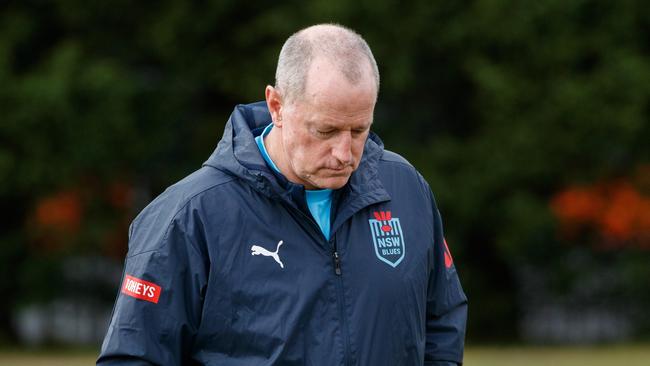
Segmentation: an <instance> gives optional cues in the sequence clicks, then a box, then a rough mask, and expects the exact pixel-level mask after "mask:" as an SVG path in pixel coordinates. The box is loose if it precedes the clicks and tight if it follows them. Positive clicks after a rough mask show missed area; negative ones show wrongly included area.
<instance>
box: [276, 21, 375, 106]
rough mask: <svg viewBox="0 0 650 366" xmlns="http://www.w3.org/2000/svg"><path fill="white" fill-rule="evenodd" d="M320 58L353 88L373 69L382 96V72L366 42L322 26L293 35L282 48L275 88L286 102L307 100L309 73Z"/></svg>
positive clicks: (334, 27) (336, 27) (340, 29)
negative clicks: (353, 85)
mask: <svg viewBox="0 0 650 366" xmlns="http://www.w3.org/2000/svg"><path fill="white" fill-rule="evenodd" d="M317 57H319V58H320V57H322V58H324V59H325V60H327V61H329V62H333V63H334V64H335V65H336V66H338V69H339V70H340V71H341V73H342V74H343V75H344V76H345V78H346V79H347V80H348V81H349V82H350V83H352V84H356V83H358V82H360V81H361V80H362V78H363V77H364V76H365V75H364V72H365V71H366V70H367V69H366V68H367V67H368V66H370V68H371V71H372V73H373V76H374V79H375V84H376V87H377V89H376V90H377V93H379V69H378V68H377V62H376V61H375V57H374V56H373V55H372V51H371V50H370V47H369V46H368V44H367V43H366V41H365V40H364V39H363V38H362V37H361V36H360V35H359V34H357V33H356V32H355V31H353V30H351V29H349V28H346V27H344V26H342V25H339V24H319V25H314V26H311V27H308V28H305V29H302V30H300V31H298V32H296V33H294V34H293V35H292V36H291V37H289V38H288V39H287V41H286V42H285V43H284V45H283V46H282V50H281V51H280V57H279V58H278V66H277V69H276V71H275V87H276V88H277V89H279V91H280V93H281V94H282V96H283V98H284V99H285V102H291V101H294V100H296V99H300V98H301V97H303V96H304V93H305V87H306V84H307V73H308V71H309V67H310V66H311V63H312V61H313V60H314V59H316V58H317ZM366 62H367V63H366Z"/></svg>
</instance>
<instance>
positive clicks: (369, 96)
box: [299, 60, 377, 124]
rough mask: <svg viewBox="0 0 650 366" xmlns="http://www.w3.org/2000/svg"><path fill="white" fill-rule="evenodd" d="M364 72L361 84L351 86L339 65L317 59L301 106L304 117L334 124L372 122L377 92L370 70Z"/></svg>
mask: <svg viewBox="0 0 650 366" xmlns="http://www.w3.org/2000/svg"><path fill="white" fill-rule="evenodd" d="M364 71H366V72H365V73H364V75H363V76H362V78H361V79H360V80H359V81H358V82H356V83H351V82H350V81H349V80H348V79H347V78H346V77H345V76H344V75H343V74H342V73H341V72H340V71H339V70H338V69H337V68H336V66H335V65H332V64H331V63H327V62H324V61H320V60H314V62H313V63H312V65H311V67H310V70H309V73H308V76H307V82H306V85H305V94H304V98H303V99H302V101H301V102H300V103H299V104H300V105H301V107H302V108H300V109H301V110H302V111H303V113H305V114H306V115H305V116H304V117H305V118H307V119H308V120H309V119H310V118H312V119H314V120H315V121H314V122H319V121H323V122H325V121H326V122H328V123H330V124H341V123H344V124H345V123H354V124H369V123H371V122H372V114H373V111H374V107H375V101H376V98H377V90H376V85H375V81H374V78H373V77H372V73H371V71H370V68H368V70H364Z"/></svg>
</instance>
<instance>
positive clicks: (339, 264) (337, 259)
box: [332, 249, 341, 276]
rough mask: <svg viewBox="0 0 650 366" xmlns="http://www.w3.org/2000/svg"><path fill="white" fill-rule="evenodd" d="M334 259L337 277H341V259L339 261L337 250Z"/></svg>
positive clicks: (333, 253) (334, 252) (333, 254)
mask: <svg viewBox="0 0 650 366" xmlns="http://www.w3.org/2000/svg"><path fill="white" fill-rule="evenodd" d="M332 257H333V259H334V273H335V274H336V275H337V276H340V275H341V259H339V252H337V251H336V249H334V251H333V252H332Z"/></svg>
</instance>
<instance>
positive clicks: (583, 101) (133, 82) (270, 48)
mask: <svg viewBox="0 0 650 366" xmlns="http://www.w3.org/2000/svg"><path fill="white" fill-rule="evenodd" d="M320 22H337V23H341V24H344V25H347V26H349V27H351V28H353V29H355V30H356V31H358V32H359V33H360V34H361V35H362V36H363V37H364V38H365V39H366V40H367V41H368V43H369V45H370V47H371V48H372V50H373V52H374V54H375V57H376V59H377V61H378V63H379V68H380V73H381V77H382V86H381V92H380V96H379V101H378V105H377V108H376V114H375V122H374V125H373V130H374V131H375V132H376V133H378V134H379V135H380V136H381V137H382V139H383V140H384V143H385V145H386V147H387V148H388V149H390V150H393V151H396V152H398V153H400V154H402V155H403V156H405V157H406V158H407V159H409V160H410V161H411V162H412V163H413V164H414V165H415V166H416V167H417V168H418V169H419V170H420V171H421V172H422V174H423V175H424V176H425V177H426V178H427V180H428V181H429V183H430V185H431V187H432V189H433V191H434V194H435V195H436V198H437V200H438V204H439V206H440V209H441V212H442V215H443V219H444V221H445V231H446V237H447V241H448V243H449V246H450V248H451V251H452V253H453V255H454V259H455V263H456V266H457V269H458V271H459V274H460V276H461V281H462V283H463V285H464V288H465V291H466V293H467V295H468V297H469V299H470V317H469V329H468V333H467V338H468V344H469V345H470V346H471V345H486V344H487V345H489V344H504V343H507V344H537V345H540V344H542V345H567V344H578V345H585V344H609V343H616V344H621V343H625V342H636V343H638V342H647V341H648V340H649V339H650V315H649V312H650V311H649V309H650V143H649V141H650V6H648V4H647V3H646V2H645V1H642V0H619V1H608V0H600V1H599V0H561V1H558V0H540V1H516V0H475V1H468V0H465V1H463V0H456V1H441V0H435V1H434V0H416V1H408V2H406V1H388V0H385V1H384V0H373V1H368V0H360V1H345V0H315V1H309V2H305V1H284V2H272V3H270V2H267V1H258V0H250V1H234V0H219V1H182V0H159V1H155V2H151V1H135V2H134V1H124V0H112V1H93V2H88V1H80V0H55V1H37V0H31V1H30V0H23V1H13V2H12V1H9V2H7V1H0V205H1V206H0V294H2V295H1V296H2V301H0V347H15V346H16V345H18V346H21V347H29V348H28V349H30V350H35V349H38V348H39V347H51V346H66V347H67V346H75V347H76V346H80V347H88V348H90V349H91V350H92V351H91V352H92V353H96V352H97V350H98V345H99V344H100V342H101V340H102V339H103V336H104V332H105V330H106V328H107V325H108V320H109V317H110V313H111V308H112V304H113V301H114V300H115V296H116V294H117V292H118V286H119V281H120V277H121V272H122V265H123V259H124V255H125V253H126V250H127V228H128V225H129V223H130V221H131V220H132V219H133V218H134V217H135V215H136V214H137V213H138V212H139V211H140V210H141V209H142V208H143V207H144V206H145V205H146V204H147V203H148V202H150V201H151V200H152V199H153V198H154V197H155V196H157V195H158V194H159V193H161V192H162V191H163V190H164V189H165V188H166V187H167V186H169V185H170V184H172V183H174V182H175V181H177V180H179V179H180V178H182V177H184V176H185V175H187V174H189V173H191V172H192V171H194V170H195V169H197V168H199V167H200V165H201V163H202V162H203V161H204V160H206V159H207V157H208V156H209V155H210V153H211V152H212V150H213V149H214V147H215V146H216V144H217V142H218V140H219V139H220V137H221V134H222V130H223V127H224V124H225V122H226V120H227V118H228V116H229V114H230V112H231V111H232V109H233V107H234V106H235V105H236V104H238V103H250V102H254V101H258V100H262V99H263V98H264V87H265V85H267V84H272V83H273V81H274V72H275V64H276V61H277V56H278V53H279V50H280V47H281V45H282V43H283V42H284V40H285V39H286V38H287V37H288V36H289V35H291V34H292V33H293V32H294V31H296V30H298V29H300V28H302V27H305V26H308V25H311V24H315V23H320ZM649 355H650V354H649Z"/></svg>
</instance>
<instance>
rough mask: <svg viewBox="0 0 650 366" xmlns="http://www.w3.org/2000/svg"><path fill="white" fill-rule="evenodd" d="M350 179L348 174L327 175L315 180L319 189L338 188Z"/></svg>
mask: <svg viewBox="0 0 650 366" xmlns="http://www.w3.org/2000/svg"><path fill="white" fill-rule="evenodd" d="M348 180H350V176H349V175H345V176H338V177H329V178H322V179H319V180H318V181H317V182H315V183H317V185H318V188H319V189H339V188H342V187H343V186H345V185H346V184H347V183H348Z"/></svg>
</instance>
